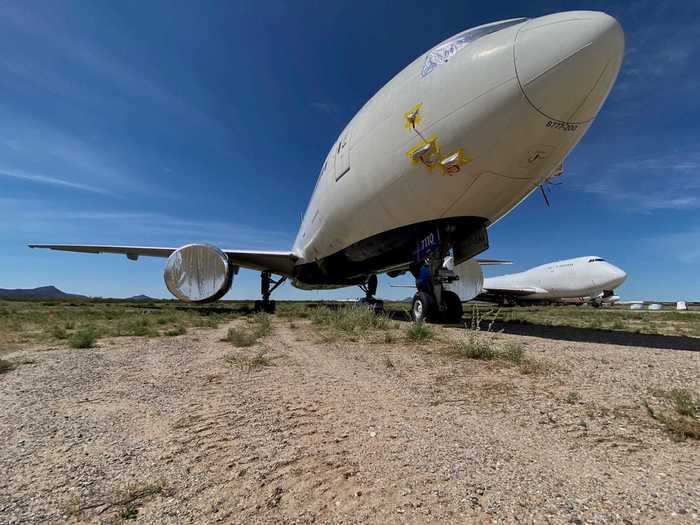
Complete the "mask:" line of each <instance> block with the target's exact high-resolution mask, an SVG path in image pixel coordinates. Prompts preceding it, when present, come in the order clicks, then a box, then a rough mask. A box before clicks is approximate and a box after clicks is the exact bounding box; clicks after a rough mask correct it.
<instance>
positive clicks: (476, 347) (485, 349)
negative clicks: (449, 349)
mask: <svg viewBox="0 0 700 525" xmlns="http://www.w3.org/2000/svg"><path fill="white" fill-rule="evenodd" d="M454 350H455V351H456V352H457V353H458V354H459V355H461V356H462V357H466V358H467V359H480V360H483V361H490V360H492V359H496V357H497V353H496V350H495V349H494V348H493V346H492V345H491V344H490V343H489V342H488V341H486V340H485V339H484V338H483V337H480V336H479V335H478V334H476V333H472V334H469V335H468V336H467V337H466V338H463V339H459V340H458V341H456V342H455V343H454Z"/></svg>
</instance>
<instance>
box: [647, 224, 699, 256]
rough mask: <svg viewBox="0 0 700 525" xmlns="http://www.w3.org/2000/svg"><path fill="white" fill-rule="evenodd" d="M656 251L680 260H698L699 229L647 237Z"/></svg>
mask: <svg viewBox="0 0 700 525" xmlns="http://www.w3.org/2000/svg"><path fill="white" fill-rule="evenodd" d="M647 242H648V243H649V244H650V245H651V246H653V248H654V250H655V251H656V252H657V253H661V254H665V255H668V256H670V257H672V258H674V259H677V260H678V261H680V262H683V263H686V264H694V263H698V262H700V230H692V231H686V232H680V233H669V234H666V235H659V236H656V237H652V238H650V239H647Z"/></svg>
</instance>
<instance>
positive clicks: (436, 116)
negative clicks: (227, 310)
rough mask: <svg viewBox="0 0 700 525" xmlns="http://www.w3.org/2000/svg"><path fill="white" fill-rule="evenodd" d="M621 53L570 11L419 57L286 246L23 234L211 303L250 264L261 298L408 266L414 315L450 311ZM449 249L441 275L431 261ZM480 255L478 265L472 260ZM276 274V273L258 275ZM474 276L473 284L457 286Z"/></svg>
mask: <svg viewBox="0 0 700 525" xmlns="http://www.w3.org/2000/svg"><path fill="white" fill-rule="evenodd" d="M623 52H624V33H623V31H622V28H621V27H620V25H619V24H618V22H617V21H616V20H615V19H614V18H612V17H610V16H608V15H607V14H605V13H601V12H592V11H572V12H565V13H558V14H552V15H548V16H543V17H540V18H534V19H530V20H528V19H525V18H517V19H511V20H505V21H501V22H495V23H491V24H486V25H482V26H479V27H476V28H473V29H468V30H466V31H464V32H462V33H459V34H457V35H455V36H452V37H450V38H449V39H447V40H445V41H444V42H442V43H440V44H438V45H437V46H435V47H434V48H432V49H430V50H428V51H427V52H426V53H424V54H422V55H421V56H419V57H418V58H417V59H416V60H414V61H413V62H412V63H411V64H409V65H408V66H407V67H406V68H405V69H403V70H402V71H400V72H399V73H398V74H397V75H396V76H395V77H394V78H393V79H392V80H391V81H389V82H388V83H387V84H386V85H385V86H384V87H382V88H381V89H380V90H379V91H378V92H377V93H376V94H375V95H374V96H373V97H372V98H371V99H370V100H369V101H368V102H367V103H366V104H365V105H364V107H362V109H360V111H359V112H358V113H357V114H356V115H355V116H354V117H353V119H352V120H351V121H350V122H349V123H348V125H347V126H346V128H345V129H344V130H343V131H342V133H341V134H340V136H339V137H338V139H337V141H336V142H335V144H334V145H333V147H332V148H331V150H330V151H329V153H328V155H327V157H326V159H325V161H324V162H323V167H322V168H321V172H320V174H319V176H318V180H317V182H316V187H315V189H314V191H313V195H312V196H311V200H310V202H309V205H308V208H307V210H306V214H305V215H304V219H303V221H302V224H301V227H300V230H299V233H298V235H297V237H296V240H295V242H294V246H293V247H292V249H291V250H288V251H279V252H267V251H266V252H260V251H242V250H228V249H223V250H222V249H219V248H217V247H213V246H210V245H205V244H191V245H186V246H183V247H181V248H172V247H171V248H162V247H140V246H104V245H99V246H96V245H87V246H86V245H71V244H68V245H65V244H34V245H30V246H31V247H33V248H50V249H53V250H64V251H76V252H88V253H119V254H126V256H127V257H128V258H129V259H137V258H138V257H139V256H156V257H167V258H168V261H167V264H166V268H165V272H164V273H165V282H166V285H167V287H168V289H169V290H170V291H171V292H172V293H173V295H175V297H177V298H179V299H181V300H183V301H189V302H206V301H214V300H217V299H219V298H221V297H222V296H223V295H224V294H225V293H226V292H227V291H228V290H229V288H230V287H231V284H232V280H233V276H234V274H236V273H237V272H238V269H239V267H243V268H250V269H253V270H258V271H260V272H261V293H262V301H259V302H258V303H257V304H256V306H258V307H259V308H261V309H264V310H274V301H270V293H271V292H272V291H273V290H274V289H275V288H276V287H277V286H279V284H281V282H283V281H284V280H285V279H287V278H289V279H291V280H292V282H293V284H294V286H296V287H299V288H302V289H319V288H332V287H344V286H353V285H360V286H361V287H363V289H364V290H365V293H366V294H367V300H368V302H372V301H373V296H374V294H375V292H376V286H377V277H376V276H377V274H381V273H387V274H388V275H389V276H391V277H395V276H397V275H399V274H402V273H404V272H406V271H410V272H411V273H412V274H413V275H414V276H415V277H416V280H417V287H418V292H417V293H416V295H415V297H414V301H413V308H412V312H413V317H414V319H415V320H417V321H423V320H428V321H437V320H447V321H450V320H455V319H458V318H461V315H462V305H461V303H460V299H462V300H468V299H471V297H459V296H458V295H457V294H456V293H454V292H451V291H447V290H444V291H443V285H444V284H446V283H449V282H454V281H455V280H456V279H457V278H461V279H462V280H463V282H462V285H463V286H462V287H461V289H463V290H471V291H472V293H474V291H476V290H478V289H479V286H477V285H480V281H481V280H483V274H482V273H481V268H480V266H479V262H478V261H476V260H474V259H473V258H474V257H475V256H476V255H478V254H479V253H481V252H483V251H484V250H486V249H487V248H488V236H487V228H488V227H489V226H491V225H493V224H494V223H495V222H496V221H498V220H499V219H500V218H502V217H503V216H504V215H505V214H507V213H508V212H509V211H510V210H511V209H513V208H514V207H515V206H517V205H518V204H519V203H520V202H521V201H522V200H523V199H525V198H526V197H527V196H528V195H529V194H530V193H531V192H532V191H533V190H535V189H537V188H538V187H539V186H540V185H541V184H543V183H545V182H546V181H547V180H548V179H549V178H550V177H552V176H553V175H557V174H559V173H561V166H562V163H563V161H564V159H565V158H566V156H567V155H568V154H569V152H570V151H571V150H572V148H573V147H574V146H575V145H576V144H577V143H578V141H579V140H581V137H582V136H583V135H584V133H585V132H586V131H587V130H588V128H589V127H590V125H591V123H592V122H593V120H594V119H595V117H596V115H597V114H598V111H599V110H600V108H601V106H602V105H603V102H604V101H605V99H606V98H607V96H608V93H609V92H610V89H611V88H612V86H613V83H614V82H615V79H616V77H617V74H618V71H619V69H620V65H621V62H622V57H623ZM450 255H451V256H452V258H453V259H452V261H453V264H454V265H456V266H455V267H454V271H453V270H450V269H448V268H445V267H443V261H444V260H445V258H446V257H447V256H450ZM482 262H483V261H482ZM273 274H274V275H279V276H280V278H279V279H277V280H274V279H272V275H273ZM472 285H473V286H472Z"/></svg>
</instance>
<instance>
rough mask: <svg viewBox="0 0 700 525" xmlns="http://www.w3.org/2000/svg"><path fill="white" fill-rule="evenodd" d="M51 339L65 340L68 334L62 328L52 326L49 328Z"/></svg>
mask: <svg viewBox="0 0 700 525" xmlns="http://www.w3.org/2000/svg"><path fill="white" fill-rule="evenodd" d="M51 337H53V338H54V339H67V338H68V332H66V329H65V328H63V327H62V326H60V325H54V326H52V327H51Z"/></svg>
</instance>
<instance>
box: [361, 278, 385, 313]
mask: <svg viewBox="0 0 700 525" xmlns="http://www.w3.org/2000/svg"><path fill="white" fill-rule="evenodd" d="M359 286H360V289H361V290H362V291H363V292H365V296H364V297H363V298H361V299H358V301H357V306H359V307H365V308H368V309H369V310H372V311H374V313H375V314H381V313H384V301H382V300H381V299H377V298H375V297H374V296H375V294H376V293H377V276H376V275H370V277H369V279H368V280H367V283H366V284H361V285H359Z"/></svg>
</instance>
